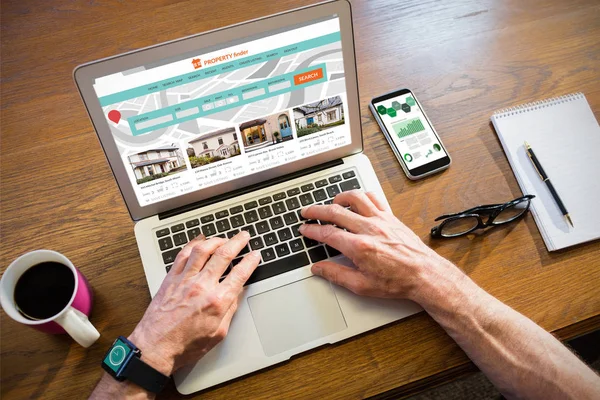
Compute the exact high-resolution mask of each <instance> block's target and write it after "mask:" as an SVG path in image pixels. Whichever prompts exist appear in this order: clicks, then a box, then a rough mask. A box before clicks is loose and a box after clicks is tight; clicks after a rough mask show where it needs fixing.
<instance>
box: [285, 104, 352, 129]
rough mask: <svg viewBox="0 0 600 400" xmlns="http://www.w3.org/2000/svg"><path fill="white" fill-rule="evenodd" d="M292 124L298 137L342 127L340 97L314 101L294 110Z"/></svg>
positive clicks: (342, 112) (342, 110)
mask: <svg viewBox="0 0 600 400" xmlns="http://www.w3.org/2000/svg"><path fill="white" fill-rule="evenodd" d="M294 122H295V124H296V134H297V135H298V137H299V138H300V137H302V136H306V135H310V134H311V133H315V132H320V131H322V130H325V129H328V128H331V127H334V126H338V125H343V124H344V122H345V121H344V103H343V102H342V99H341V98H340V96H335V97H330V98H328V99H325V100H319V101H315V102H314V103H309V104H305V105H303V106H299V107H295V108H294Z"/></svg>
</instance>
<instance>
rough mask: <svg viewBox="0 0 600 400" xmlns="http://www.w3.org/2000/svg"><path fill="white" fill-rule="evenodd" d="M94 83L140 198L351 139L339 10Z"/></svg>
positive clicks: (176, 192) (209, 182)
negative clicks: (300, 24) (282, 29)
mask: <svg viewBox="0 0 600 400" xmlns="http://www.w3.org/2000/svg"><path fill="white" fill-rule="evenodd" d="M94 89H95V91H96V94H97V96H98V99H99V101H100V105H101V106H102V110H103V111H104V115H105V116H106V119H107V122H108V125H109V127H110V130H111V133H112V135H113V137H114V140H115V142H116V144H117V147H118V149H119V153H120V154H121V157H122V160H123V163H124V164H125V168H126V170H127V173H128V175H129V178H130V179H131V182H132V184H133V187H134V190H135V193H136V196H137V198H138V201H139V203H140V205H142V206H145V205H148V204H152V203H155V202H158V201H162V200H165V199H168V198H172V197H176V196H180V195H183V194H185V193H190V192H193V191H195V190H199V189H203V188H206V187H210V186H213V185H217V184H220V183H224V182H227V181H229V180H232V179H238V178H241V177H244V176H247V175H250V174H255V173H257V172H260V171H264V170H267V169H272V168H277V167H278V166H281V165H284V164H287V163H289V162H292V161H297V160H299V159H302V158H305V157H309V156H313V155H315V154H319V153H323V152H326V151H329V150H332V149H335V148H338V147H342V146H346V145H348V144H350V142H351V135H350V127H349V124H348V122H347V120H346V116H347V105H346V84H345V78H344V65H343V59H342V44H341V37H340V25H339V19H338V18H331V19H329V20H326V21H321V22H316V23H314V24H310V25H306V26H303V27H299V28H296V29H291V30H288V31H285V32H279V33H274V34H271V35H265V36H264V37H261V38H259V39H256V40H252V41H248V42H245V43H240V44H236V45H234V46H231V47H226V48H222V49H219V50H215V51H211V52H209V53H204V54H198V55H196V56H194V57H191V58H188V59H184V60H178V61H175V62H171V63H165V64H164V65H159V66H156V67H153V68H149V69H145V68H144V67H140V68H138V69H133V70H129V71H124V72H122V73H118V74H113V75H109V76H105V77H102V78H99V79H97V80H96V82H95V84H94Z"/></svg>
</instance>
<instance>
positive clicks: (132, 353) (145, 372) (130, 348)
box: [102, 336, 169, 393]
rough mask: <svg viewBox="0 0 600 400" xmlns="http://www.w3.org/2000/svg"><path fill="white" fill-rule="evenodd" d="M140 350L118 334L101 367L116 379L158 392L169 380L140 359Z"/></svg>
mask: <svg viewBox="0 0 600 400" xmlns="http://www.w3.org/2000/svg"><path fill="white" fill-rule="evenodd" d="M141 357H142V352H141V351H140V349H138V348H137V347H136V346H135V345H134V344H133V343H131V342H130V341H129V340H127V339H125V338H124V337H123V336H119V337H118V338H117V339H116V340H115V341H114V343H113V344H112V346H111V347H110V349H108V351H107V352H106V355H105V356H104V360H103V361H102V368H103V369H104V370H105V371H106V372H108V374H109V375H110V376H112V377H113V378H115V379H116V380H118V381H124V380H125V379H127V380H128V381H131V382H133V383H135V384H136V385H138V386H140V387H141V388H143V389H146V390H147V391H149V392H152V393H159V392H160V391H161V390H163V388H164V387H165V386H166V385H167V383H168V382H169V377H168V376H166V375H163V374H161V373H160V372H158V371H157V370H155V369H154V368H152V367H151V366H149V365H148V364H146V363H145V362H143V361H142V360H141Z"/></svg>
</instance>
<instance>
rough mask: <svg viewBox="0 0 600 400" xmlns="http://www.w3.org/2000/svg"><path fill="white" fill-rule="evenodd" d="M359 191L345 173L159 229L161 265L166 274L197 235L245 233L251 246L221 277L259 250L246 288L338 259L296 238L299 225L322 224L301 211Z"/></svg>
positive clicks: (355, 181)
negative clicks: (295, 270)
mask: <svg viewBox="0 0 600 400" xmlns="http://www.w3.org/2000/svg"><path fill="white" fill-rule="evenodd" d="M360 188H361V185H360V183H359V181H358V179H357V177H356V174H355V172H354V171H346V172H344V173H341V174H333V175H331V176H329V177H327V178H321V179H318V180H311V181H308V182H306V183H304V184H301V185H299V186H298V187H293V188H290V189H287V190H285V191H277V192H274V193H271V194H270V195H267V196H261V197H259V198H257V199H255V200H251V201H248V202H246V203H244V204H242V205H237V206H234V207H230V208H228V209H223V210H220V211H217V212H215V213H212V214H207V215H202V216H199V217H197V218H191V219H189V220H187V221H185V222H182V223H177V224H174V225H172V226H170V227H165V228H162V229H159V230H157V231H156V238H157V241H158V247H159V248H160V251H161V253H162V259H163V263H164V265H165V268H166V270H167V272H169V270H170V269H171V266H172V265H173V261H175V257H176V256H177V254H178V253H179V252H180V251H181V248H182V247H183V246H184V245H185V244H186V243H188V242H189V241H190V240H192V239H194V238H195V237H196V236H199V235H200V234H204V236H206V237H207V238H209V237H222V238H231V237H233V236H235V235H236V234H237V233H238V232H239V231H240V230H245V231H248V233H250V241H249V243H248V245H247V246H246V247H245V248H244V249H243V250H242V251H241V252H240V255H239V256H238V257H237V258H236V259H234V260H233V262H232V263H231V265H230V266H229V268H227V271H225V274H224V275H223V277H225V276H226V275H227V274H228V273H229V271H231V267H233V266H235V265H236V264H237V263H239V262H240V261H241V260H242V257H243V256H244V254H247V253H248V252H250V250H258V251H260V254H261V256H262V259H261V262H260V264H259V266H258V268H257V269H256V271H254V273H253V274H252V276H251V277H250V279H248V282H247V283H246V284H247V285H248V284H251V283H254V282H258V281H261V280H263V279H268V278H271V277H273V276H276V275H279V274H283V273H285V272H288V271H292V270H294V269H296V268H300V267H303V266H306V265H309V264H310V263H315V262H317V261H321V260H324V259H326V258H329V257H334V256H337V255H339V254H340V253H339V251H337V250H336V249H334V248H332V247H330V246H325V245H323V244H322V243H319V242H317V241H315V240H312V239H309V238H306V237H303V236H302V235H301V234H300V232H299V231H298V228H299V227H300V225H301V224H302V223H311V224H319V223H321V222H320V221H312V220H311V221H307V220H305V219H304V218H303V217H302V216H301V215H300V210H301V209H302V207H306V206H309V205H311V204H331V203H332V201H333V198H334V197H335V196H336V195H337V194H339V193H341V192H345V191H348V190H353V189H360ZM325 223H326V222H322V224H325Z"/></svg>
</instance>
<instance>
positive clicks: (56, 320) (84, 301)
mask: <svg viewBox="0 0 600 400" xmlns="http://www.w3.org/2000/svg"><path fill="white" fill-rule="evenodd" d="M43 262H57V263H60V264H63V265H65V266H67V267H69V269H71V271H72V272H73V276H74V277H75V288H74V290H73V295H72V296H71V300H69V303H68V304H67V305H66V306H65V308H63V309H62V311H60V312H59V313H57V314H56V315H53V316H52V317H50V318H46V319H41V320H34V319H29V318H25V317H24V316H23V314H21V313H20V312H19V310H18V309H17V306H16V304H15V300H14V292H15V286H16V284H17V281H18V280H19V278H20V277H21V275H23V273H24V272H25V271H27V270H28V269H29V268H31V267H33V266H34V265H37V264H40V263H43ZM0 303H1V304H2V308H3V309H4V311H6V313H7V314H8V315H9V316H10V317H11V318H12V319H14V320H15V321H17V322H20V323H22V324H24V325H28V326H31V327H32V328H35V329H38V330H40V331H42V332H46V333H52V334H56V333H68V334H69V335H71V337H72V338H73V339H75V341H76V342H77V343H79V344H80V345H82V346H83V347H90V346H91V345H92V344H93V343H94V342H95V341H96V340H98V338H99V337H100V333H99V332H98V331H97V330H96V328H95V327H94V325H92V323H91V322H90V321H89V320H88V316H89V315H90V312H91V311H92V289H91V287H90V285H89V283H88V282H87V280H86V279H85V277H84V276H83V275H82V274H81V272H79V270H78V269H77V268H75V266H74V265H73V263H71V261H69V259H68V258H67V257H65V256H63V255H62V254H60V253H57V252H55V251H52V250H35V251H32V252H30V253H26V254H23V255H22V256H20V257H19V258H17V259H16V260H15V261H13V262H12V263H11V264H10V265H9V266H8V268H7V269H6V271H4V274H3V275H2V279H0Z"/></svg>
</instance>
